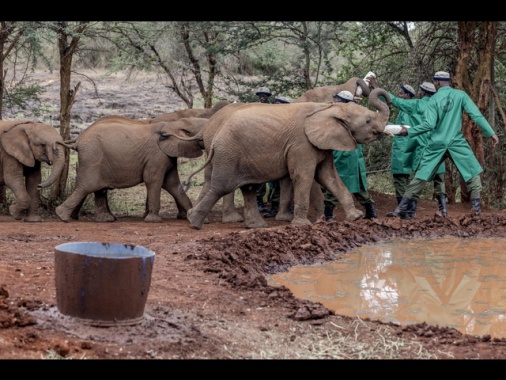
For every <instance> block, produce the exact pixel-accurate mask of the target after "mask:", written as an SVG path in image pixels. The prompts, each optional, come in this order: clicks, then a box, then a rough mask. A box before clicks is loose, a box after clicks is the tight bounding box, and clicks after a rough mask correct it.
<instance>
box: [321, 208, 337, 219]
mask: <svg viewBox="0 0 506 380" xmlns="http://www.w3.org/2000/svg"><path fill="white" fill-rule="evenodd" d="M334 207H335V206H327V205H325V209H324V210H323V213H324V215H325V220H334V219H335V218H334Z"/></svg>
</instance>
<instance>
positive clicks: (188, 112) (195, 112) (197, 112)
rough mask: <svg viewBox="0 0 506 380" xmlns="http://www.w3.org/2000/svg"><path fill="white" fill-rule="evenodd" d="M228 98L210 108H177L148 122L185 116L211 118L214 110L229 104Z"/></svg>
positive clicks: (172, 119) (171, 119) (216, 110)
mask: <svg viewBox="0 0 506 380" xmlns="http://www.w3.org/2000/svg"><path fill="white" fill-rule="evenodd" d="M229 104H230V102H229V101H228V100H220V101H219V102H218V103H216V104H215V105H214V106H213V107H212V108H190V109H184V110H177V111H174V112H168V113H163V114H161V115H158V116H155V117H154V118H152V119H150V120H149V122H150V123H156V122H159V121H174V120H179V119H183V118H187V117H200V118H204V119H209V118H211V117H212V116H213V115H214V114H215V113H216V112H218V111H219V110H221V109H222V108H223V107H225V106H227V105H229Z"/></svg>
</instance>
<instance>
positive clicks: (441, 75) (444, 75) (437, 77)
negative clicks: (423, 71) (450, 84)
mask: <svg viewBox="0 0 506 380" xmlns="http://www.w3.org/2000/svg"><path fill="white" fill-rule="evenodd" d="M432 79H434V80H450V74H448V73H447V72H446V71H438V72H436V73H435V74H434V77H433V78H432Z"/></svg>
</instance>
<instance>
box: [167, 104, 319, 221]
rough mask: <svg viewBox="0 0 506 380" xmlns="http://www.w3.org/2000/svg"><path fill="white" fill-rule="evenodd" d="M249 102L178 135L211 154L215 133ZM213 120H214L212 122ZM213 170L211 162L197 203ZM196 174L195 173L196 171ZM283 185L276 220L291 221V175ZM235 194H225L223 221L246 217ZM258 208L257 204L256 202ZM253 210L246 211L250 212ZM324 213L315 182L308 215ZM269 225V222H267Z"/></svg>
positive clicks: (317, 215)
mask: <svg viewBox="0 0 506 380" xmlns="http://www.w3.org/2000/svg"><path fill="white" fill-rule="evenodd" d="M245 104H248V103H233V104H230V105H228V106H227V107H225V108H223V109H221V110H219V112H216V114H215V116H213V117H212V118H211V119H210V123H208V124H207V125H206V126H205V127H204V128H202V130H201V131H200V132H199V133H197V134H196V135H195V136H193V137H182V136H180V135H178V136H176V137H177V138H179V139H182V140H186V141H195V140H197V141H201V144H203V146H204V149H206V152H207V153H208V154H209V151H210V146H211V142H212V140H213V138H214V135H215V134H216V132H217V131H218V130H219V127H220V125H221V123H223V121H224V120H226V119H227V118H228V116H229V115H230V114H231V113H233V112H234V111H235V110H236V109H238V108H240V107H242V106H243V105H245ZM211 120H212V121H213V122H212V123H211ZM211 171H212V164H209V165H207V166H206V167H205V172H204V185H203V188H202V191H201V192H200V194H199V197H198V198H197V201H196V203H198V202H199V201H200V200H201V199H202V198H203V196H204V194H205V193H206V192H207V190H208V188H209V184H210V182H211ZM194 174H195V173H194ZM190 179H191V178H188V180H187V181H186V185H185V187H186V188H185V191H186V190H187V189H188V187H189V181H190ZM280 186H281V197H280V207H279V212H278V214H277V215H276V217H275V218H276V220H280V221H288V222H290V221H291V220H292V218H293V212H292V209H291V206H292V201H293V185H292V182H291V180H290V178H289V177H287V178H284V179H281V180H280ZM234 196H235V191H233V192H231V193H229V194H225V195H224V196H223V202H222V222H223V223H235V222H243V221H244V217H243V216H242V215H241V214H240V213H239V212H238V211H237V209H236V207H235V204H234ZM245 207H247V205H245ZM255 209H256V204H255ZM249 212H251V211H246V213H249ZM322 214H323V193H322V191H321V188H320V186H319V185H318V184H317V183H316V182H315V183H314V186H313V187H312V188H311V195H310V208H309V215H308V217H309V218H310V219H311V220H312V221H316V220H317V219H318V217H319V216H320V215H322ZM265 226H267V224H265Z"/></svg>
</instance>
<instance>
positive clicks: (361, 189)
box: [323, 91, 378, 220]
mask: <svg viewBox="0 0 506 380" xmlns="http://www.w3.org/2000/svg"><path fill="white" fill-rule="evenodd" d="M334 101H335V102H342V103H349V102H355V100H354V98H353V94H352V93H351V92H349V91H341V92H339V93H337V94H336V95H334ZM357 145H358V147H357V149H354V150H352V151H340V150H334V151H332V155H333V156H334V165H335V166H336V170H337V174H339V177H340V178H341V180H342V181H343V182H344V184H345V185H346V188H347V189H348V190H349V191H350V193H352V194H353V196H354V197H355V199H357V201H358V202H359V203H360V204H361V205H362V206H364V208H365V215H364V219H372V218H377V217H378V215H377V213H376V209H375V208H374V202H373V200H372V198H371V196H370V194H369V191H368V190H367V176H366V168H365V160H364V155H363V154H362V145H361V144H357ZM323 203H324V206H325V208H324V215H325V220H332V219H334V208H335V206H336V205H337V203H338V200H337V199H336V198H335V197H334V196H333V195H332V193H330V192H329V191H328V190H326V191H325V197H324V200H323Z"/></svg>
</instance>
